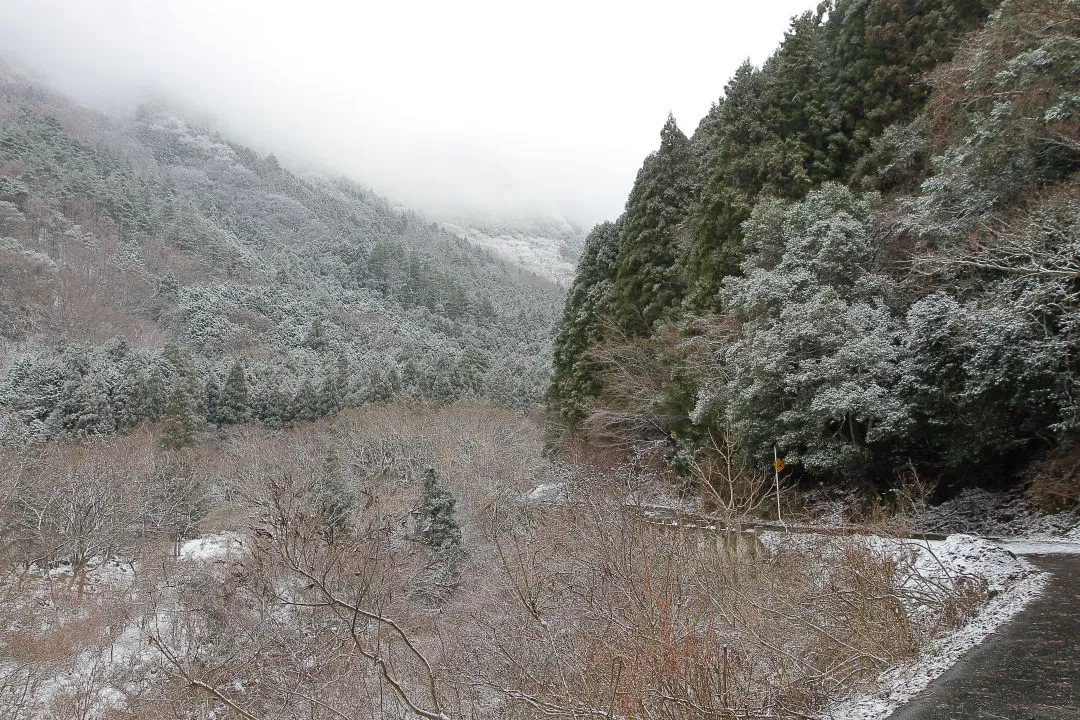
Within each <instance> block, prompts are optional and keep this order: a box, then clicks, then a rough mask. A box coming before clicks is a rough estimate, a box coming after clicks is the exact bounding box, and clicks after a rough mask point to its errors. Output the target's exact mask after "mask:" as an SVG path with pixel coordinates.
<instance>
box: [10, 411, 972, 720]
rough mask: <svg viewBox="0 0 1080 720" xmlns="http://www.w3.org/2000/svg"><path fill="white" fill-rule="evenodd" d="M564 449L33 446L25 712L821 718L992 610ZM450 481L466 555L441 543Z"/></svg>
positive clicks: (447, 415)
mask: <svg viewBox="0 0 1080 720" xmlns="http://www.w3.org/2000/svg"><path fill="white" fill-rule="evenodd" d="M541 435H542V433H541V431H540V428H539V427H538V426H537V424H536V423H534V422H532V421H531V420H530V419H528V418H524V417H522V416H521V415H519V414H516V413H513V412H511V411H506V410H501V409H497V408H494V407H491V406H488V405H482V404H471V405H457V406H450V407H443V408H432V407H424V406H408V405H404V404H397V405H389V406H383V407H370V408H366V409H362V410H355V411H350V412H347V413H344V414H342V415H341V416H340V417H339V418H338V419H336V420H335V421H333V422H331V423H312V424H307V425H304V426H301V427H298V428H296V429H293V430H290V431H286V432H279V433H270V432H267V431H264V430H261V429H256V428H251V427H248V428H241V429H239V430H237V431H236V432H234V433H232V434H230V435H228V436H225V437H222V438H219V439H217V440H213V441H207V442H205V443H203V444H202V445H201V446H200V447H198V448H196V449H189V450H185V451H183V452H180V453H176V452H169V451H163V450H161V449H160V445H159V444H158V442H157V438H156V435H155V434H154V433H153V432H145V433H139V434H135V435H131V436H127V437H121V438H115V439H113V440H111V441H109V442H102V443H98V444H91V445H56V446H47V447H44V448H38V449H36V450H33V451H26V452H23V453H18V454H9V455H8V456H7V457H6V458H5V459H4V461H5V464H6V465H7V466H8V467H11V468H12V472H10V473H7V474H6V476H5V479H4V481H3V482H4V483H5V485H4V487H3V492H4V500H5V502H4V508H3V513H4V514H3V520H4V522H5V527H4V537H5V539H10V540H11V542H8V543H7V544H6V546H5V562H6V563H7V567H8V568H9V569H10V570H11V572H10V573H9V575H8V576H7V577H8V580H7V581H6V583H5V584H4V586H3V588H2V591H3V593H4V594H5V596H4V600H5V607H7V608H11V609H12V610H11V612H10V613H9V614H8V615H7V617H6V619H5V623H4V626H3V629H2V635H0V690H3V695H2V696H0V703H2V704H3V706H4V708H5V712H4V714H5V716H7V717H14V718H37V717H56V716H63V717H86V718H91V717H94V718H135V717H138V718H176V717H186V718H219V717H244V718H249V719H250V718H259V719H268V718H296V717H305V718H384V717H398V716H401V717H407V716H421V717H426V718H429V719H430V720H441V719H442V718H466V717H473V718H494V717H503V718H533V717H537V718H538V717H567V718H582V717H604V718H645V717H649V718H701V717H712V718H751V717H753V718H761V717H804V716H807V715H808V714H809V713H811V712H813V710H814V709H815V708H818V707H820V706H821V705H822V703H824V702H825V701H826V700H828V699H829V698H833V697H836V696H837V695H839V694H842V693H845V692H849V691H850V690H851V689H852V688H855V687H858V686H859V685H860V684H861V683H865V682H867V681H869V680H870V679H872V678H873V677H874V676H875V675H876V674H877V672H878V671H880V670H881V669H882V668H884V667H886V666H888V665H891V664H893V663H895V662H897V661H898V660H902V659H904V658H909V657H911V656H912V655H913V654H914V653H916V652H917V650H918V649H919V647H920V646H921V645H922V644H923V643H924V642H925V640H926V639H927V638H928V637H930V636H931V635H933V634H934V633H935V632H937V631H938V630H940V629H941V627H942V624H943V623H955V622H957V621H958V620H959V619H960V618H961V617H962V615H963V613H964V612H966V611H967V610H968V609H970V605H971V603H973V602H974V601H975V600H976V599H977V592H976V590H977V588H975V589H973V588H972V587H969V586H963V585H961V586H954V585H948V586H933V585H927V584H919V583H914V584H913V583H910V582H907V580H908V579H909V575H910V571H911V568H910V567H909V566H906V565H904V563H903V561H902V559H898V558H896V557H893V556H890V555H887V554H884V553H881V552H878V551H875V550H873V549H872V548H871V547H870V546H868V545H867V544H865V543H863V542H860V541H858V540H837V539H826V538H822V539H820V540H815V541H806V542H804V543H801V544H791V543H786V544H781V545H780V546H777V547H773V548H770V549H769V550H767V551H765V550H763V549H762V548H760V546H754V547H751V548H750V550H749V551H747V550H746V547H745V546H743V545H740V544H738V543H734V542H732V541H731V538H730V537H729V536H728V535H727V534H725V533H723V532H720V533H714V532H710V531H707V530H700V529H693V528H685V527H684V528H674V529H671V528H665V527H661V526H657V525H652V524H649V523H646V522H643V521H642V517H641V514H640V512H634V511H633V510H632V509H630V508H627V507H626V506H625V497H626V493H625V485H624V480H616V479H615V478H614V477H612V476H608V475H604V474H601V473H597V472H592V471H585V470H583V469H581V468H580V467H577V468H570V467H564V466H560V465H557V464H555V463H553V462H552V461H550V460H549V459H545V458H544V457H543V456H542V455H541V447H542V437H541ZM427 467H433V468H435V469H436V470H437V471H438V472H439V474H440V476H441V477H442V478H443V479H444V481H445V482H446V484H447V485H448V487H449V488H450V490H451V492H452V493H453V494H454V496H455V497H456V499H457V503H458V504H457V512H458V515H457V517H458V520H459V522H460V524H461V526H462V537H463V540H462V544H461V546H460V547H458V548H450V549H433V548H432V547H430V546H428V545H425V544H424V543H423V542H422V539H421V538H420V537H419V535H418V533H417V532H416V518H415V511H416V508H417V506H418V502H419V495H420V487H419V478H420V475H421V474H422V472H423V470H424V469H425V468H427ZM540 485H545V486H547V487H548V489H549V492H547V493H546V494H545V495H544V497H545V498H546V499H545V500H543V501H541V500H537V499H535V497H534V498H533V499H530V498H529V495H528V493H529V491H530V490H531V489H533V488H535V487H537V486H540ZM730 487H734V485H732V486H730ZM730 487H729V489H730ZM54 496H57V497H62V498H64V499H65V501H64V502H62V503H59V504H58V503H57V502H56V501H54V500H53V498H54ZM70 499H77V500H78V501H77V502H71V501H70ZM728 500H729V502H734V499H732V498H729V499H728ZM73 508H80V509H81V511H80V512H81V513H82V515H81V516H82V517H85V518H87V520H86V522H85V523H84V524H82V525H73V524H71V523H67V521H66V518H68V517H70V516H73V515H74V514H78V513H73V512H72V509H73ZM101 508H105V509H106V511H105V512H101V511H100V510H101ZM35 518H38V520H34V519H35ZM225 532H227V533H230V534H229V535H227V536H226V535H218V536H217V537H218V539H219V540H221V539H222V538H228V539H227V540H224V542H225V543H226V544H229V543H231V545H230V546H229V547H230V548H231V549H230V550H229V551H228V552H225V553H223V554H222V553H219V554H216V555H213V556H209V557H207V558H204V559H201V560H200V559H198V558H196V557H194V556H193V555H191V554H190V553H188V554H184V555H181V556H180V557H175V554H176V553H175V552H174V550H175V547H176V545H175V543H176V542H179V541H182V540H183V538H185V537H192V536H195V535H204V536H205V535H206V534H208V533H225ZM35 628H37V629H41V628H44V630H43V631H36V630H35Z"/></svg>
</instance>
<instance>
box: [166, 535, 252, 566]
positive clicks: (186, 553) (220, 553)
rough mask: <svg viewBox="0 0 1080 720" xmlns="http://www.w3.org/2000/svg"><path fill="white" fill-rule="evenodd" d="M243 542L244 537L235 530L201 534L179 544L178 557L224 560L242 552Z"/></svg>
mask: <svg viewBox="0 0 1080 720" xmlns="http://www.w3.org/2000/svg"><path fill="white" fill-rule="evenodd" d="M244 542H245V541H244V538H243V537H242V536H241V535H240V534H239V533H235V532H223V533H217V534H215V535H203V536H202V537H197V538H195V539H194V540H188V541H186V542H184V543H183V544H182V545H181V546H180V559H181V560H199V561H202V562H209V561H225V560H226V559H229V558H235V557H237V556H238V555H240V554H241V553H242V552H244V550H245V544H244Z"/></svg>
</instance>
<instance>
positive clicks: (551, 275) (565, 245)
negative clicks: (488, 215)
mask: <svg viewBox="0 0 1080 720" xmlns="http://www.w3.org/2000/svg"><path fill="white" fill-rule="evenodd" d="M441 224H442V227H443V229H444V230H446V231H447V232H449V233H451V234H452V235H455V236H457V237H459V238H462V239H463V240H466V241H467V242H469V243H470V244H472V245H474V246H477V247H481V248H485V249H488V250H491V251H492V252H493V253H495V254H496V255H499V256H501V257H504V258H506V259H508V260H511V261H513V262H514V263H516V264H518V265H520V266H521V267H523V268H525V269H526V270H531V271H532V272H535V273H536V274H538V275H540V276H542V277H545V278H548V279H551V280H554V281H555V282H557V283H560V284H562V285H566V284H569V282H570V281H571V280H572V279H573V278H574V267H575V266H576V265H577V260H578V257H579V256H580V255H581V250H582V248H583V247H584V242H585V231H584V230H582V229H581V228H580V227H578V226H576V225H574V224H572V223H570V222H567V221H566V220H539V221H511V222H494V223H492V222H485V223H477V222H470V221H469V220H466V219H457V220H454V221H446V222H443V223H441Z"/></svg>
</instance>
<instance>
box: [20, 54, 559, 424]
mask: <svg viewBox="0 0 1080 720" xmlns="http://www.w3.org/2000/svg"><path fill="white" fill-rule="evenodd" d="M454 230H456V231H457V232H456V233H455V232H450V231H448V230H445V229H443V227H442V226H440V225H439V224H437V223H434V222H432V221H431V220H428V219H425V218H423V217H421V216H419V215H418V214H416V213H415V212H412V211H410V210H407V209H403V208H399V207H395V206H394V205H392V204H391V203H390V202H389V201H387V200H385V199H383V198H380V197H378V196H376V195H374V194H373V193H371V192H369V191H367V190H365V189H364V188H362V187H360V186H358V185H356V184H355V183H353V182H351V181H349V180H346V179H332V178H326V177H323V176H319V175H314V174H296V173H293V172H291V171H289V170H287V169H285V168H283V167H282V166H281V164H280V163H279V162H278V161H277V159H276V158H275V157H274V156H273V155H269V156H262V155H260V154H258V153H256V152H255V151H253V150H252V149H250V148H248V147H245V146H243V145H240V144H238V143H236V142H233V141H230V140H228V139H226V138H223V137H222V136H220V135H219V134H216V133H215V132H213V131H210V130H207V129H203V128H200V127H198V126H195V125H193V124H190V123H188V122H186V121H185V120H183V119H181V118H180V117H178V116H176V115H175V114H173V113H171V112H170V111H169V110H168V109H167V108H165V107H159V106H149V105H148V106H143V107H141V108H140V109H139V111H138V112H137V114H136V116H135V117H133V118H130V119H127V120H118V119H114V118H109V117H106V116H103V115H100V114H98V113H94V112H91V111H89V110H86V109H84V108H80V107H78V106H75V105H73V104H71V103H70V102H67V101H65V100H64V99H62V98H59V97H56V96H53V95H51V94H49V93H47V92H45V91H43V90H42V89H41V88H39V87H37V86H35V85H33V84H31V83H29V82H27V81H25V80H22V79H20V78H19V77H18V76H17V75H15V74H13V73H10V72H9V73H6V74H5V73H3V72H0V370H3V371H4V372H3V375H2V376H0V436H2V437H3V438H4V439H5V441H7V442H9V443H15V444H19V443H22V442H25V441H26V440H32V439H35V438H53V437H88V436H98V435H108V434H110V433H114V432H116V431H123V430H128V429H131V428H134V427H136V426H138V425H140V424H142V423H146V422H150V423H155V422H160V421H165V422H167V424H168V427H169V430H170V434H169V438H170V440H169V441H170V442H173V443H179V444H181V445H182V444H185V443H188V442H190V441H191V438H192V436H193V434H195V433H198V432H200V431H203V430H206V429H211V428H215V427H222V426H225V425H230V424H236V423H242V422H245V421H249V420H253V421H257V422H260V423H263V424H265V425H266V426H269V427H283V426H286V425H289V424H291V423H294V422H297V421H302V420H310V419H313V418H317V417H324V416H326V415H330V414H333V413H334V412H336V411H337V410H339V409H341V408H342V407H345V406H355V405H362V404H365V403H371V402H381V401H385V400H388V399H390V398H397V397H401V398H419V399H427V400H433V401H436V402H450V401H455V400H463V399H470V398H481V397H482V398H488V399H491V400H493V401H495V402H498V403H501V404H503V405H506V406H510V407H516V408H526V407H533V406H535V405H536V404H537V403H538V402H539V400H540V398H541V396H542V394H543V392H544V388H545V387H546V385H547V383H548V381H549V374H550V369H549V362H548V358H549V357H550V347H551V327H552V325H553V323H554V322H555V319H556V318H557V314H558V306H559V304H560V303H561V298H562V292H563V291H562V289H561V288H559V287H558V285H557V284H555V283H554V282H553V281H551V280H550V279H546V278H544V277H541V276H539V275H536V274H534V273H533V272H532V271H530V270H527V269H525V268H524V267H522V266H521V265H518V264H515V263H513V262H511V261H510V260H507V259H505V258H500V257H499V256H497V255H495V254H493V253H492V251H491V250H490V249H484V248H482V247H480V246H478V245H476V244H474V243H471V242H469V240H468V231H467V230H462V229H461V228H458V227H457V226H454ZM559 230H560V232H561V235H560V237H559V239H558V242H557V243H554V242H553V244H552V248H559V249H564V251H565V248H568V247H569V248H572V247H573V237H572V235H573V229H572V228H568V227H560V228H559ZM473 234H474V235H475V234H476V231H473ZM549 252H550V253H552V254H554V253H555V252H556V250H555V249H551V250H549Z"/></svg>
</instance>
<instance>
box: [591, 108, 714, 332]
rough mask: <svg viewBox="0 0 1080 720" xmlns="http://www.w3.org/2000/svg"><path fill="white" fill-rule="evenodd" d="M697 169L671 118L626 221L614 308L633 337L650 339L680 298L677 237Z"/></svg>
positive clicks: (642, 176)
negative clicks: (652, 332) (658, 321)
mask: <svg viewBox="0 0 1080 720" xmlns="http://www.w3.org/2000/svg"><path fill="white" fill-rule="evenodd" d="M693 170H694V158H693V154H692V153H691V151H690V141H689V140H687V138H686V135H684V134H683V132H682V130H680V129H679V126H678V125H676V124H675V118H674V117H672V116H671V115H668V119H667V122H666V123H664V127H663V129H662V130H661V131H660V149H659V150H657V151H656V152H654V153H652V154H651V155H649V157H647V158H646V159H645V163H644V165H642V167H641V170H640V171H638V174H637V179H636V180H635V181H634V187H633V189H632V190H631V191H630V198H629V199H628V200H627V201H626V212H625V214H624V215H623V217H622V238H621V241H620V244H619V262H618V271H617V273H616V277H615V283H614V285H613V287H612V292H611V309H612V312H613V314H614V317H615V319H616V320H617V321H618V322H619V324H620V325H621V326H622V327H623V328H624V329H625V330H626V331H627V332H629V333H631V334H636V335H648V334H649V333H650V332H651V330H652V327H653V325H654V324H655V323H656V321H657V320H658V319H660V317H661V316H662V315H663V314H664V313H665V312H666V311H668V310H669V309H671V308H673V307H674V304H675V303H676V301H678V300H679V298H680V297H681V295H682V287H683V283H682V279H681V278H680V276H679V273H678V271H677V270H676V268H675V258H676V252H677V248H676V242H677V237H676V234H677V231H678V229H679V225H680V223H682V221H683V220H684V219H685V218H686V212H687V210H688V208H689V207H690V200H691V195H692V192H691V191H692V183H693Z"/></svg>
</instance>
